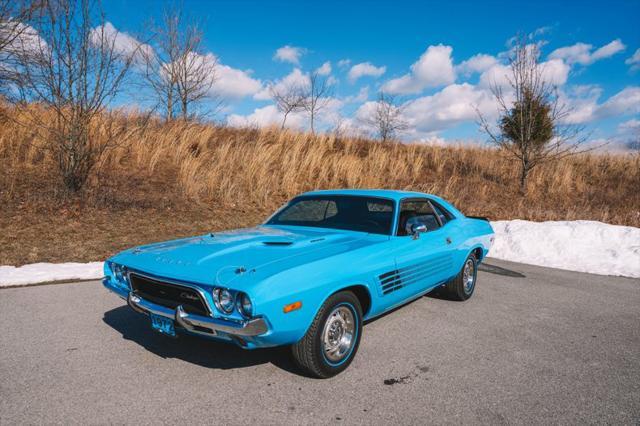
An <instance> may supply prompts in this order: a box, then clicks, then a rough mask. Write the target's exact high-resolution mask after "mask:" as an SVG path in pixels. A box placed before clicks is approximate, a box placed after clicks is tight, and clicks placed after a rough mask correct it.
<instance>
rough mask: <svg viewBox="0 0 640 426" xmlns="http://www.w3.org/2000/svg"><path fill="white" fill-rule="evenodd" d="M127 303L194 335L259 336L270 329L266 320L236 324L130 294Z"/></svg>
mask: <svg viewBox="0 0 640 426" xmlns="http://www.w3.org/2000/svg"><path fill="white" fill-rule="evenodd" d="M127 303H128V304H129V306H131V308H132V309H133V310H135V311H136V312H140V313H142V314H149V313H153V314H155V315H160V316H163V317H166V318H169V319H172V320H174V321H175V322H176V323H177V324H178V325H180V326H181V327H182V328H184V329H186V330H187V331H190V332H192V333H197V334H202V335H205V336H212V335H215V334H216V333H218V332H222V333H226V334H230V335H233V336H259V335H260V334H264V333H266V332H267V331H268V330H269V328H268V327H267V323H266V321H265V320H264V318H261V317H258V318H253V319H251V320H247V321H242V322H235V321H227V320H223V319H220V318H211V317H205V316H202V315H195V314H189V313H187V312H185V310H184V308H183V307H182V305H180V306H178V307H177V308H176V310H175V311H174V310H173V309H170V308H166V307H164V306H160V305H156V304H155V303H151V302H149V301H148V300H144V299H143V298H141V297H139V296H136V295H135V294H133V293H129V297H128V299H127ZM196 327H200V328H204V329H207V330H210V331H211V333H207V332H203V331H200V330H197V329H196Z"/></svg>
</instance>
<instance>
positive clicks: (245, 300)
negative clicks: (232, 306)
mask: <svg viewBox="0 0 640 426" xmlns="http://www.w3.org/2000/svg"><path fill="white" fill-rule="evenodd" d="M238 311H240V314H241V315H242V316H243V317H245V318H251V316H252V315H253V305H252V304H251V299H249V295H248V294H246V293H240V294H239V295H238Z"/></svg>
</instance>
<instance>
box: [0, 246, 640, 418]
mask: <svg viewBox="0 0 640 426" xmlns="http://www.w3.org/2000/svg"><path fill="white" fill-rule="evenodd" d="M0 324H1V325H2V327H1V333H0V424H3V425H4V424H7V425H8V424H25V423H28V424H34V423H47V424H51V423H60V424H105V423H143V424H147V423H155V424H157V423H176V422H180V423H188V424H204V423H207V424H211V423H214V424H249V423H256V424H326V423H336V424H340V423H343V424H425V423H428V424H433V423H435V424H441V423H455V424H461V423H462V424H477V423H482V424H524V423H527V424H530V423H536V424H539V423H544V424H548V423H554V424H557V423H564V424H566V423H571V424H577V423H580V424H583V423H614V424H621V423H622V424H638V423H639V422H640V280H637V279H635V280H634V279H627V278H616V277H606V276H597V275H589V274H582V273H575V272H567V271H560V270H555V269H546V268H540V267H534V266H527V265H521V264H516V263H508V262H500V261H497V260H494V259H488V260H487V262H486V264H485V265H483V268H482V271H481V272H480V274H479V279H478V285H477V288H476V293H475V295H474V297H473V298H472V299H471V300H469V301H467V302H464V303H461V302H452V301H447V300H442V299H439V298H437V297H423V298H421V299H419V300H417V301H415V302H413V303H411V304H409V305H407V306H404V307H402V308H400V309H398V310H396V311H394V312H392V313H390V314H388V315H385V316H383V317H381V318H379V319H377V320H374V321H372V322H370V323H368V324H367V325H365V327H364V333H363V339H362V344H361V346H360V350H359V352H358V354H357V356H356V359H355V361H354V362H353V364H352V365H351V366H350V368H349V369H347V371H346V372H344V373H343V374H341V375H339V376H337V377H335V378H333V379H329V380H317V379H310V378H306V377H303V376H301V375H299V374H298V373H297V371H296V369H295V367H294V366H293V365H292V363H291V361H290V360H289V358H288V354H287V351H286V350H284V349H278V348H276V349H269V350H259V351H244V350H242V349H238V348H235V347H233V346H228V345H225V344H219V343H215V342H209V341H203V340H199V339H196V338H179V339H170V338H167V337H164V336H161V335H158V334H156V333H153V332H152V331H151V329H150V328H149V324H148V320H147V319H146V318H145V317H143V316H140V315H139V314H136V313H134V312H133V311H132V310H130V309H129V308H128V307H126V306H124V302H123V301H121V300H120V299H119V298H117V297H116V296H115V295H112V294H109V293H108V292H107V291H106V290H105V289H103V288H102V286H101V284H100V283H98V282H84V283H73V284H55V285H44V286H36V287H25V288H14V289H2V290H0Z"/></svg>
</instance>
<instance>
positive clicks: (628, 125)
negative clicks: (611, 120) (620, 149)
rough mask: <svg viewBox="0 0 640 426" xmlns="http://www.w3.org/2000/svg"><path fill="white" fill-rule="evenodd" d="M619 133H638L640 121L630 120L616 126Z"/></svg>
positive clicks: (639, 131)
mask: <svg viewBox="0 0 640 426" xmlns="http://www.w3.org/2000/svg"><path fill="white" fill-rule="evenodd" d="M618 132H619V133H640V120H638V119H635V118H632V119H631V120H628V121H625V122H624V123H620V124H619V125H618Z"/></svg>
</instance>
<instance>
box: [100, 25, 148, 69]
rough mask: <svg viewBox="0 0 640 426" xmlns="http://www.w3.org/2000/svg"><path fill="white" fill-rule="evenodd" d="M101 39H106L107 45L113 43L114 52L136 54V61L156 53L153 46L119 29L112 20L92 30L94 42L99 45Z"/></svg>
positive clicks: (127, 55)
mask: <svg viewBox="0 0 640 426" xmlns="http://www.w3.org/2000/svg"><path fill="white" fill-rule="evenodd" d="M101 39H104V40H103V42H104V43H105V44H106V45H108V46H110V45H113V50H114V52H116V53H118V54H120V55H123V56H126V57H131V55H134V56H133V60H134V61H136V62H139V61H141V60H142V58H143V55H147V56H149V57H151V55H154V54H155V53H154V50H153V48H152V47H151V46H149V45H148V44H144V43H141V42H140V41H139V40H138V39H136V38H135V37H133V36H131V35H129V34H127V33H125V32H122V31H118V29H117V28H116V27H114V26H113V24H112V23H111V22H105V23H104V25H102V26H99V27H95V28H93V29H92V30H91V41H92V43H94V44H96V45H99V44H100V43H101Z"/></svg>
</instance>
